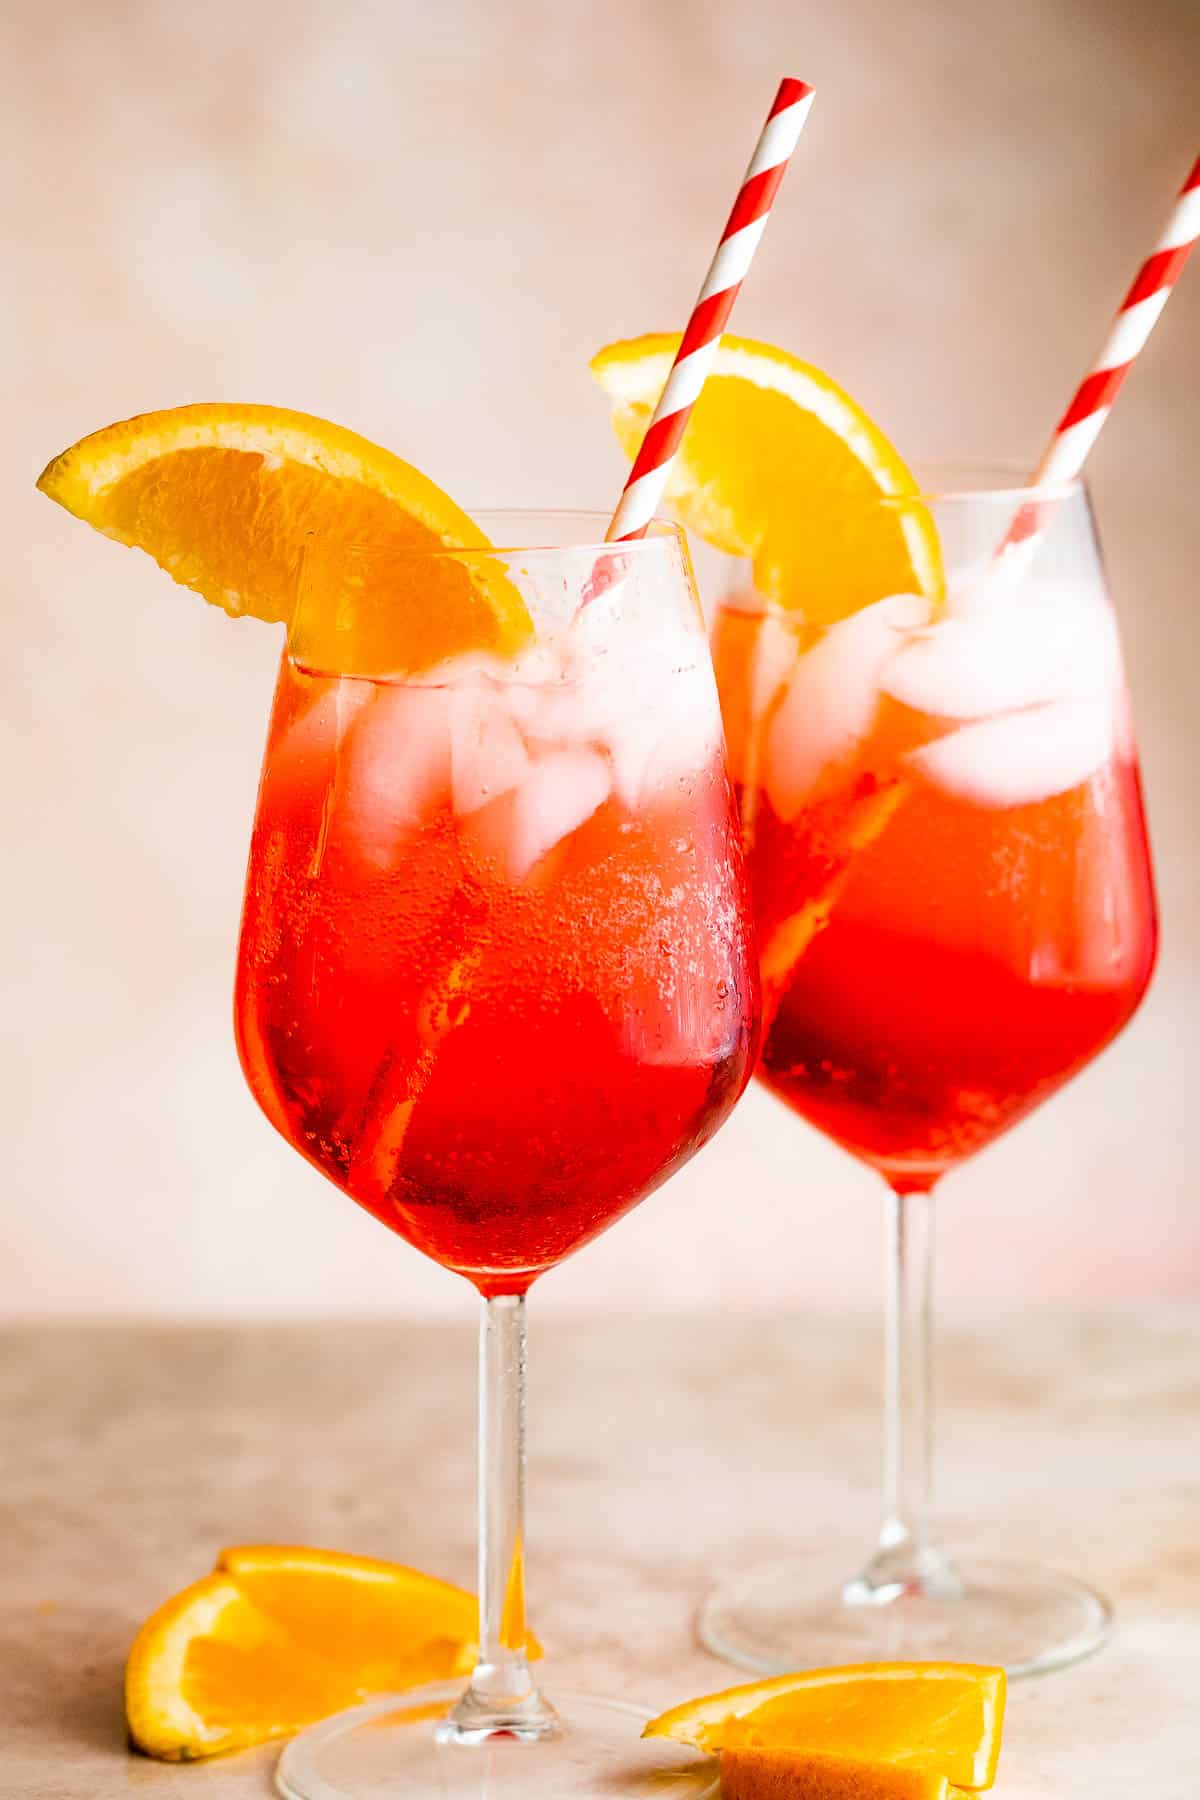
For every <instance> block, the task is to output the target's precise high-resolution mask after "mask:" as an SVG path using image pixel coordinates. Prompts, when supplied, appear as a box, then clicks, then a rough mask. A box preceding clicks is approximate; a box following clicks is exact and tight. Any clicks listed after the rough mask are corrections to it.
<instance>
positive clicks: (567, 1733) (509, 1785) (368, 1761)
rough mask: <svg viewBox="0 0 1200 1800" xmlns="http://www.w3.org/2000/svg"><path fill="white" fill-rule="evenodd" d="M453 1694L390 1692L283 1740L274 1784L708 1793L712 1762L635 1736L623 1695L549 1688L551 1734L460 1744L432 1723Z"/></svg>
mask: <svg viewBox="0 0 1200 1800" xmlns="http://www.w3.org/2000/svg"><path fill="white" fill-rule="evenodd" d="M460 1694H461V1688H460V1687H454V1686H450V1685H446V1686H439V1687H435V1688H434V1687H431V1688H421V1689H419V1690H417V1691H416V1692H415V1693H411V1694H393V1695H388V1696H385V1697H383V1698H381V1699H378V1700H371V1701H368V1702H367V1704H366V1705H365V1706H356V1707H354V1708H353V1709H352V1710H351V1711H350V1712H344V1713H338V1714H336V1715H335V1716H334V1717H333V1718H331V1719H324V1720H322V1721H321V1723H320V1724H319V1725H313V1726H311V1727H310V1728H309V1729H308V1730H307V1731H304V1732H302V1733H301V1734H300V1736H299V1737H297V1738H293V1740H292V1742H291V1743H290V1744H289V1745H288V1746H287V1748H286V1749H285V1750H284V1752H283V1755H282V1756H281V1757H280V1759H279V1764H278V1768H277V1770H276V1775H275V1785H276V1787H277V1788H278V1790H279V1792H280V1794H282V1795H283V1796H284V1800H564V1796H566V1795H570V1796H572V1797H574V1796H576V1795H579V1796H584V1797H587V1796H591V1797H593V1800H655V1797H657V1800H661V1796H662V1794H663V1792H664V1785H663V1783H664V1777H670V1784H669V1785H670V1792H671V1796H672V1800H715V1796H716V1794H717V1791H718V1782H717V1778H716V1771H715V1766H714V1764H713V1763H712V1762H711V1761H707V1760H705V1761H699V1760H698V1759H697V1758H696V1756H695V1754H694V1752H691V1751H688V1750H686V1749H685V1748H683V1747H682V1746H681V1745H678V1744H669V1743H660V1742H658V1741H650V1742H644V1741H643V1740H642V1737H641V1731H642V1726H643V1725H644V1724H645V1723H646V1721H647V1719H649V1718H650V1717H651V1715H650V1714H649V1713H648V1712H646V1711H644V1710H643V1709H642V1708H641V1707H637V1706H631V1705H628V1704H627V1703H626V1702H625V1701H623V1700H604V1699H598V1698H596V1697H595V1696H593V1695H589V1694H571V1693H567V1694H561V1695H556V1696H555V1711H556V1713H557V1714H558V1716H559V1719H560V1722H561V1727H562V1728H561V1730H560V1731H556V1732H554V1733H553V1734H552V1735H550V1736H539V1737H537V1738H536V1739H534V1740H533V1741H522V1738H521V1737H519V1736H518V1735H516V1734H508V1733H506V1734H504V1735H503V1736H497V1737H489V1738H486V1739H484V1740H483V1741H481V1742H474V1743H466V1742H462V1741H456V1740H455V1739H453V1738H452V1737H451V1738H449V1739H448V1738H447V1736H446V1734H445V1733H439V1732H438V1730H437V1727H438V1725H439V1724H440V1723H441V1722H442V1721H444V1720H445V1718H446V1715H447V1713H448V1711H449V1710H450V1708H451V1707H452V1706H453V1705H454V1703H455V1702H456V1701H457V1700H458V1698H459V1696H460Z"/></svg>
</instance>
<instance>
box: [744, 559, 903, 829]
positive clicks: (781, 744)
mask: <svg viewBox="0 0 1200 1800" xmlns="http://www.w3.org/2000/svg"><path fill="white" fill-rule="evenodd" d="M931 611H932V607H931V605H930V603H929V601H928V600H925V599H922V598H921V597H920V596H919V595H917V594H893V595H891V596H890V597H889V598H888V599H886V600H878V601H876V602H875V603H874V604H873V605H872V606H865V607H863V608H862V610H861V611H860V612H856V613H854V614H852V615H851V617H850V618H848V619H842V620H840V621H839V622H838V623H837V624H836V625H831V626H830V627H829V630H828V631H827V632H826V633H825V634H824V636H823V637H822V638H820V639H819V640H818V642H817V643H816V644H815V645H814V646H813V648H812V649H811V650H808V651H806V652H805V654H804V655H803V656H801V657H800V658H799V659H798V661H797V662H796V666H795V668H794V669H793V671H792V674H791V676H790V678H789V680H788V684H787V688H786V691H785V693H784V697H783V700H782V701H781V702H780V705H779V708H778V710H777V712H776V714H775V717H774V718H773V719H772V721H771V725H770V729H769V730H768V732H767V740H766V745H765V754H764V758H763V767H764V783H765V786H766V790H767V795H768V798H769V799H770V802H771V805H772V806H773V807H774V809H775V811H776V813H777V814H778V815H779V817H780V818H781V819H783V820H785V821H786V820H790V819H794V818H795V817H796V816H797V814H798V813H799V812H800V811H801V809H802V807H803V806H804V804H805V802H806V801H807V799H808V798H809V796H810V794H811V793H812V790H813V789H814V787H815V786H816V785H817V783H818V781H819V780H820V778H821V776H822V774H823V773H824V771H825V770H826V769H827V768H829V766H830V765H831V764H833V763H837V762H839V761H841V760H842V758H844V757H846V756H849V755H850V754H851V753H852V752H853V751H854V750H855V749H856V748H857V747H858V745H859V744H860V743H861V742H862V740H863V739H864V738H865V737H866V735H867V733H868V732H869V731H870V728H871V722H872V720H873V719H874V717H875V709H876V706H877V705H878V701H879V693H880V684H881V681H882V679H883V672H884V670H885V668H886V667H887V666H888V664H889V662H890V661H891V659H892V658H893V656H894V655H895V654H896V652H897V651H898V650H899V648H900V646H901V644H902V643H903V641H904V638H903V634H904V633H905V632H907V631H911V630H913V629H915V628H916V627H918V626H921V625H924V624H926V623H927V621H928V619H929V617H930V614H931Z"/></svg>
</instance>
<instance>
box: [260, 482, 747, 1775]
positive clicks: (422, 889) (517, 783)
mask: <svg viewBox="0 0 1200 1800" xmlns="http://www.w3.org/2000/svg"><path fill="white" fill-rule="evenodd" d="M479 519H480V524H481V527H482V529H483V530H485V531H486V532H487V533H488V536H489V537H490V538H491V539H492V540H493V542H494V543H495V544H501V545H509V546H517V548H505V549H498V548H493V547H491V546H488V547H486V548H485V547H482V546H481V547H480V548H479V549H477V550H454V551H449V550H444V549H428V550H421V549H415V550H406V551H404V552H401V553H396V552H395V551H392V552H390V553H389V554H388V555H387V557H386V558H385V557H384V556H383V555H382V553H380V552H379V551H378V550H373V549H372V548H371V547H370V546H353V545H347V544H345V543H343V542H340V541H336V540H329V541H316V542H314V543H313V544H312V545H311V547H310V550H309V552H308V554H307V556H306V559H305V569H304V575H303V578H302V579H303V592H302V594H301V596H300V599H299V604H298V606H297V609H296V613H295V617H294V622H293V625H292V629H291V635H290V639H289V643H288V646H287V649H286V651H285V654H284V656H283V661H282V664H281V667H280V672H279V681H278V687H277V690H276V696H275V705H274V711H273V714H272V718H271V724H270V731H269V736H268V741H267V748H266V754H265V758H264V763H263V773H262V783H261V788H260V792H259V799H258V811H257V817H256V821H255V826H254V834H253V842H252V845H251V851H250V864H249V873H248V878H247V885H246V898H245V910H244V915H243V923H242V933H241V946H240V954H239V965H238V979H237V1000H236V1016H237V1032H238V1042H239V1048H240V1052H241V1057H242V1064H243V1067H244V1070H245V1073H246V1077H247V1079H248V1081H249V1084H250V1087H251V1089H252V1091H253V1093H254V1095H255V1097H256V1099H257V1100H258V1102H259V1104H260V1106H261V1107H262V1109H263V1111H264V1112H265V1113H266V1115H267V1117H268V1119H270V1121H271V1122H272V1124H274V1125H275V1126H276V1127H277V1129H278V1130H279V1131H280V1132H281V1133H282V1134H283V1135H284V1137H285V1138H286V1139H287V1140H288V1142H289V1143H290V1144H292V1145H293V1146H294V1147H295V1148H296V1149H297V1150H298V1151H299V1152H300V1153H301V1154H302V1155H303V1156H305V1157H307V1158H308V1159H309V1161H310V1162H312V1163H314V1164H315V1165H316V1166H317V1168H319V1169H320V1170H321V1171H322V1172H323V1173H324V1174H325V1175H327V1176H328V1177H329V1179H330V1180H331V1181H332V1182H333V1183H335V1184H336V1186H338V1187H339V1188H341V1189H342V1190H343V1192H345V1193H347V1194H348V1195H349V1196H350V1197H351V1198H352V1199H353V1200H356V1201H357V1202H358V1203H359V1204H360V1205H362V1206H364V1207H366V1208H367V1209H368V1210H369V1211H370V1212H372V1213H373V1214H374V1215H375V1217H376V1218H378V1219H380V1220H381V1221H382V1222H383V1223H384V1224H385V1225H387V1226H389V1227H390V1228H391V1229H392V1230H393V1231H395V1232H396V1233H397V1234H398V1235H399V1236H401V1237H403V1238H407V1240H408V1241H409V1243H411V1244H413V1245H414V1246H415V1247H416V1248H417V1249H420V1250H423V1251H424V1252H425V1254H426V1255H427V1256H430V1257H433V1258H434V1259H435V1260H436V1261H438V1262H439V1263H441V1264H442V1265H443V1266H444V1267H446V1268H447V1269H451V1270H453V1271H455V1272H456V1273H458V1274H460V1275H463V1276H465V1277H466V1278H467V1280H469V1281H471V1282H472V1283H473V1284H474V1286H475V1287H476V1288H477V1289H478V1291H479V1293H480V1295H481V1296H482V1303H483V1313H482V1325H481V1334H480V1414H479V1598H480V1635H479V1655H478V1663H477V1666H476V1669H475V1673H474V1675H473V1676H472V1678H471V1681H470V1684H469V1686H468V1687H467V1689H466V1691H465V1693H459V1692H457V1691H455V1690H454V1689H439V1690H436V1691H433V1692H429V1691H425V1692H419V1693H416V1694H411V1695H406V1696H404V1697H403V1698H395V1697H393V1698H390V1699H383V1700H380V1701H376V1702H372V1703H370V1704H368V1705H367V1706H365V1707H361V1708H358V1709H355V1711H353V1712H351V1713H349V1714H346V1715H342V1716H340V1717H337V1718H334V1719H332V1720H329V1721H327V1722H325V1723H324V1724H321V1725H319V1726H316V1727H314V1728H313V1729H311V1730H309V1731H307V1732H306V1733H304V1734H303V1735H302V1736H301V1737H299V1738H298V1739H296V1740H295V1741H294V1742H293V1743H292V1744H291V1745H290V1746H289V1747H288V1749H287V1750H286V1751H285V1752H284V1755H283V1758H282V1761H281V1763H280V1767H279V1775H278V1784H279V1787H280V1791H281V1792H282V1793H283V1794H285V1795H288V1796H290V1797H291V1800H376V1797H378V1796H382V1795H384V1794H386V1795H388V1796H395V1795H397V1794H404V1795H406V1796H407V1795H409V1794H412V1795H414V1796H420V1795H430V1796H432V1795H435V1794H436V1795H438V1796H446V1795H459V1794H462V1795H468V1794H469V1795H479V1796H482V1795H484V1794H486V1795H488V1796H489V1800H502V1797H503V1796H504V1795H506V1794H509V1793H512V1794H514V1795H515V1794H520V1796H521V1797H522V1800H536V1797H537V1796H540V1795H546V1796H550V1795H553V1796H554V1797H555V1800H559V1797H560V1796H561V1795H562V1794H563V1793H564V1792H572V1793H589V1792H593V1791H596V1792H600V1791H603V1792H604V1793H605V1794H606V1795H609V1796H612V1795H614V1794H618V1793H620V1794H640V1793H644V1792H655V1791H658V1790H657V1788H656V1786H655V1784H654V1771H655V1770H656V1769H657V1770H659V1771H660V1772H661V1769H662V1768H663V1767H666V1766H673V1756H674V1753H673V1752H672V1751H671V1750H669V1749H668V1750H666V1751H663V1752H660V1751H658V1750H656V1749H653V1748H650V1747H643V1746H639V1743H638V1735H639V1729H640V1724H641V1722H642V1721H643V1720H644V1718H645V1717H647V1716H648V1715H646V1714H643V1713H640V1712H639V1711H638V1710H637V1709H636V1708H633V1707H630V1706H628V1705H626V1704H625V1703H623V1702H615V1701H605V1700H598V1699H596V1698H594V1697H590V1696H580V1695H569V1694H564V1695H562V1696H561V1697H560V1698H559V1701H558V1703H557V1704H556V1705H551V1703H550V1701H549V1700H547V1699H546V1698H545V1697H544V1696H543V1695H542V1693H541V1691H540V1689H539V1687H538V1684H537V1682H536V1681H535V1679H534V1675H533V1672H532V1670H531V1668H530V1664H529V1661H528V1659H527V1655H526V1629H525V1604H524V1566H525V1542H524V1524H523V1518H524V1493H523V1483H524V1403H525V1402H524V1394H525V1296H526V1293H527V1291H528V1289H529V1287H530V1285H531V1284H532V1282H533V1281H534V1280H535V1279H536V1278H537V1277H538V1276H540V1275H542V1274H544V1273H545V1272H546V1271H547V1270H548V1269H551V1268H553V1267H554V1266H555V1264H557V1263H558V1262H560V1261H561V1260H562V1258H563V1257H565V1256H568V1255H570V1254H571V1253H572V1252H573V1251H575V1250H577V1249H579V1248H580V1247H581V1246H582V1245H583V1244H585V1243H587V1242H588V1240H589V1239H590V1238H593V1237H595V1236H596V1235H597V1234H598V1233H599V1232H601V1231H603V1230H604V1229H605V1228H606V1227H607V1226H609V1225H611V1224H612V1223H613V1222H614V1221H615V1220H616V1219H617V1218H619V1217H620V1215H621V1214H622V1213H623V1212H625V1211H627V1210H628V1208H630V1207H631V1206H633V1205H635V1204H636V1203H637V1202H638V1201H639V1200H642V1199H644V1198H645V1196H646V1195H647V1194H648V1193H650V1191H651V1190H652V1189H653V1188H655V1187H657V1186H658V1185H659V1183H661V1182H662V1181H664V1180H665V1179H666V1178H667V1177H668V1176H669V1175H670V1174H672V1173H673V1172H674V1171H675V1170H676V1169H678V1168H679V1167H680V1166H681V1165H682V1164H683V1163H684V1162H686V1161H687V1160H688V1158H689V1157H691V1156H692V1155H694V1153H695V1152H696V1151H697V1150H698V1149H699V1148H700V1147H701V1146H702V1145H703V1144H704V1143H705V1142H706V1141H707V1139H708V1138H709V1137H711V1136H712V1134H713V1132H714V1131H715V1130H716V1129H717V1127H718V1126H719V1125H720V1124H721V1122H722V1121H723V1119H724V1118H725V1117H726V1115H727V1113H728V1112H729V1111H730V1109H731V1107H732V1106H733V1104H734V1102H735V1101H736V1100H737V1098H738V1096H739V1094H740V1093H741V1091H742V1089H743V1087H744V1086H745V1083H746V1081H747V1080H748V1079H749V1074H750V1070H751V1067H752V1063H753V1054H754V1034H755V1030H756V1022H757V976H756V971H755V967H754V958H753V951H752V947H751V926H750V923H749V911H748V893H747V887H746V879H745V867H744V862H743V854H742V848H741V843H740V834H739V828H738V819H737V813H736V808H735V804H734V800H733V795H732V791H731V788H730V784H729V781H728V776H727V773H726V769H725V764H724V758H723V749H722V733H721V720H720V711H719V705H718V699H717V693H716V686H715V683H714V680H713V673H712V666H711V662H710V660H709V655H708V647H707V644H706V641H705V636H704V627H703V620H702V617H701V613H700V609H699V604H698V601H697V599H696V594H695V589H694V584H693V581H692V577H691V570H690V563H689V561H688V557H687V551H686V547H685V545H684V541H683V539H682V536H681V534H680V533H679V532H678V530H677V529H676V528H675V527H673V526H670V525H666V524H664V525H661V526H659V527H656V528H655V530H654V531H653V532H652V533H651V535H649V536H648V537H647V538H645V539H644V540H642V541H640V542H634V543H630V544H626V545H622V546H620V547H619V548H612V549H609V548H606V547H605V546H604V544H603V541H602V540H603V535H604V527H605V522H606V521H605V519H604V518H603V517H601V516H595V517H592V516H589V515H585V516H566V515H531V514H523V515H504V516H491V515H487V514H481V515H479ZM485 592H486V593H487V594H488V595H490V596H491V598H492V600H493V602H494V605H493V609H492V610H493V612H494V611H495V607H496V606H500V607H501V608H504V607H507V608H508V609H509V612H510V616H511V615H512V608H513V607H514V606H515V607H517V608H518V609H519V608H521V607H523V608H524V609H525V614H527V616H528V618H529V620H531V621H532V626H533V635H532V639H531V641H530V642H529V643H527V644H526V646H525V647H524V648H523V649H522V650H521V651H520V653H519V654H518V655H516V656H515V657H506V658H500V657H498V656H496V655H494V654H489V653H486V652H484V651H480V652H479V653H477V654H474V653H472V654H466V655H463V654H457V655H452V656H448V657H440V658H439V657H438V656H436V655H434V656H433V657H432V660H431V663H430V666H427V667H424V668H423V669H422V670H421V671H420V672H419V673H418V674H415V675H414V674H413V672H412V670H411V667H410V662H411V658H408V657H406V655H405V654H403V653H402V652H401V651H400V650H398V648H397V637H398V629H399V628H398V625H397V621H401V620H403V621H405V622H406V629H409V630H411V621H412V619H413V618H414V616H415V613H414V609H416V612H419V613H420V614H421V616H422V617H425V616H427V617H428V619H429V621H430V624H429V631H430V632H431V633H434V634H436V629H437V623H436V622H437V617H438V609H439V608H444V607H449V606H455V607H458V608H459V609H460V616H461V608H463V607H464V606H470V604H472V597H473V596H474V597H475V598H476V599H477V598H478V596H479V595H480V594H481V593H485ZM522 616H524V615H522ZM433 641H434V642H435V643H436V635H435V636H434V639H433ZM680 1757H682V1753H680ZM679 1759H680V1758H678V1757H677V1758H675V1760H679ZM683 1760H686V1758H684V1759H683ZM697 1782H698V1784H699V1785H706V1784H707V1778H704V1780H701V1778H697ZM685 1785H687V1781H686V1779H685Z"/></svg>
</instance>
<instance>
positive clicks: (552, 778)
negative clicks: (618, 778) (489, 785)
mask: <svg viewBox="0 0 1200 1800" xmlns="http://www.w3.org/2000/svg"><path fill="white" fill-rule="evenodd" d="M611 787H612V776H611V771H610V768H609V764H608V760H607V758H606V757H604V756H601V755H600V754H599V752H598V751H596V750H585V749H562V750H548V751H546V752H545V753H544V754H543V755H542V756H540V757H538V758H537V759H536V761H534V762H533V763H531V765H530V766H529V768H528V770H527V771H526V774H525V776H524V779H523V780H522V782H521V785H520V786H519V787H518V788H517V789H516V791H515V793H514V794H513V795H512V799H511V801H510V803H509V808H508V820H507V831H506V841H505V842H504V844H503V845H502V846H501V849H502V854H503V857H504V862H505V866H506V868H507V870H508V873H509V876H510V878H511V879H512V880H513V881H523V880H524V879H525V877H526V876H527V875H528V874H529V871H530V870H531V869H532V868H533V867H534V865H535V863H539V862H540V861H541V860H542V858H543V856H545V855H546V854H547V853H548V852H549V851H551V850H553V848H554V846H555V845H556V844H558V843H561V841H562V840H563V839H564V838H566V837H569V836H570V834H571V833H572V832H573V831H577V830H578V829H579V827H580V826H581V825H582V824H584V822H585V821H586V820H588V819H590V818H591V816H592V814H593V813H594V812H596V811H597V810H598V809H599V808H600V807H601V806H603V804H604V802H605V801H606V800H607V799H608V796H609V792H610V790H611Z"/></svg>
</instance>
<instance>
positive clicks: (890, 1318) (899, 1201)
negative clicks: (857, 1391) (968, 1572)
mask: <svg viewBox="0 0 1200 1800" xmlns="http://www.w3.org/2000/svg"><path fill="white" fill-rule="evenodd" d="M887 1260H888V1275H887V1319H886V1326H885V1332H886V1338H885V1348H884V1448H883V1526H882V1529H881V1531H880V1534H879V1544H880V1549H882V1550H890V1549H893V1548H894V1547H896V1546H898V1545H901V1544H908V1545H911V1546H912V1547H913V1548H914V1549H919V1548H920V1547H921V1546H922V1545H923V1544H924V1543H925V1541H926V1539H927V1536H928V1532H929V1515H930V1507H931V1503H932V1480H933V1419H932V1414H931V1411H930V1380H931V1375H932V1344H931V1335H932V1312H933V1280H932V1277H933V1195H932V1194H930V1193H899V1192H897V1191H895V1190H891V1191H890V1192H889V1194H888V1259H887Z"/></svg>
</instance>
